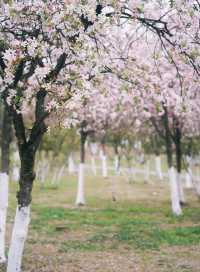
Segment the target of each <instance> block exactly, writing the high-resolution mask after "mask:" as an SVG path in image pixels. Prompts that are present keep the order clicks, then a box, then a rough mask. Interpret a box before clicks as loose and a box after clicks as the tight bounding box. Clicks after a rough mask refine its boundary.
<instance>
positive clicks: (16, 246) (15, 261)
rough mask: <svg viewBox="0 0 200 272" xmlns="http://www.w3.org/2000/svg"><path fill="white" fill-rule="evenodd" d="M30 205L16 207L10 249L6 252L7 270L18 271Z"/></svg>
mask: <svg viewBox="0 0 200 272" xmlns="http://www.w3.org/2000/svg"><path fill="white" fill-rule="evenodd" d="M29 222H30V206H29V207H23V208H20V209H19V207H17V209H16V216H15V222H14V226H13V232H12V238H11V244H10V249H9V253H8V266H7V272H20V271H21V262H22V256H23V251H24V243H25V241H26V238H27V235H28V226H29Z"/></svg>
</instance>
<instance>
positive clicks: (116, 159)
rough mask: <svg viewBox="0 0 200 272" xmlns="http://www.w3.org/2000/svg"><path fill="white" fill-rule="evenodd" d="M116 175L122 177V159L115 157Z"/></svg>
mask: <svg viewBox="0 0 200 272" xmlns="http://www.w3.org/2000/svg"><path fill="white" fill-rule="evenodd" d="M114 166H115V174H116V175H120V159H119V156H117V155H116V156H115V165H114Z"/></svg>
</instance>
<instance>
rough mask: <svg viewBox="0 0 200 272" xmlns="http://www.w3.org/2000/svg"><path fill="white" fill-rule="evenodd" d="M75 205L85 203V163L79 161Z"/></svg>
mask: <svg viewBox="0 0 200 272" xmlns="http://www.w3.org/2000/svg"><path fill="white" fill-rule="evenodd" d="M76 205H78V206H81V205H85V164H84V163H80V165H79V172H78V188H77V196H76Z"/></svg>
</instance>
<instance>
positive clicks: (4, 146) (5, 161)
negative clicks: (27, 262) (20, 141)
mask: <svg viewBox="0 0 200 272" xmlns="http://www.w3.org/2000/svg"><path fill="white" fill-rule="evenodd" d="M11 124H12V119H11V116H10V114H9V112H8V110H7V109H6V107H4V109H3V121H2V135H1V171H0V263H4V262H5V261H6V257H5V234H6V217H7V208H8V191H9V189H8V188H9V168H10V143H11V140H12V125H11Z"/></svg>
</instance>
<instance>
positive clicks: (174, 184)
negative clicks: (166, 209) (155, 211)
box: [169, 167, 182, 216]
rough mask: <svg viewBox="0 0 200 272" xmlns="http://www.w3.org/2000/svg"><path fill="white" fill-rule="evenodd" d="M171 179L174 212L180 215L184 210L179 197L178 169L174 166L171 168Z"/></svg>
mask: <svg viewBox="0 0 200 272" xmlns="http://www.w3.org/2000/svg"><path fill="white" fill-rule="evenodd" d="M169 181H170V188H171V205H172V212H173V213H174V214H175V215H177V216H178V215H181V214H182V210H181V205H180V199H179V191H178V186H177V179H176V171H175V169H174V167H171V168H169Z"/></svg>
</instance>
